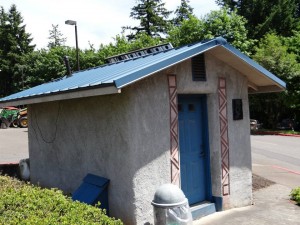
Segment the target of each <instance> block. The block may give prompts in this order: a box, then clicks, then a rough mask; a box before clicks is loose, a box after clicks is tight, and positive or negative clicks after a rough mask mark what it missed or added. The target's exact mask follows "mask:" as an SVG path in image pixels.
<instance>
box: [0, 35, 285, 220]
mask: <svg viewBox="0 0 300 225" xmlns="http://www.w3.org/2000/svg"><path fill="white" fill-rule="evenodd" d="M284 89H285V83H284V82H283V81H281V80H280V79H278V78H277V77H276V76H275V75H273V74H271V73H270V72H269V71H267V70H266V69H264V68H263V67H261V66H260V65H258V64H257V63H255V62H254V61H253V60H251V59H250V58H249V57H247V56H246V55H244V54H242V53H241V52H240V51H238V50H237V49H235V48H234V47H232V46H231V45H229V44H228V43H227V42H226V41H225V40H224V39H223V38H216V39H213V40H209V41H206V42H199V43H195V44H191V45H186V46H183V47H180V48H172V46H170V45H162V46H156V47H153V48H151V49H144V50H140V51H137V52H133V53H129V54H127V55H120V56H116V57H114V58H111V59H110V63H108V64H107V65H104V66H100V67H97V68H91V69H89V70H84V71H79V72H76V73H74V74H73V75H72V76H70V77H64V78H62V79H59V80H56V81H53V82H51V83H46V84H43V85H40V86H37V87H34V88H31V89H28V90H25V91H22V92H19V93H16V94H13V95H11V96H8V97H5V98H2V99H0V106H6V105H21V104H27V105H28V115H29V128H28V133H29V156H30V165H31V182H32V183H36V184H37V183H38V184H39V185H42V186H45V187H57V188H59V189H62V190H64V191H65V192H67V193H72V192H73V191H74V190H75V189H76V188H77V187H78V186H79V185H80V183H81V182H82V178H83V177H84V176H85V175H86V174H87V173H92V174H95V175H99V176H102V177H105V178H108V179H109V180H110V184H109V187H108V193H109V194H108V200H109V211H110V215H111V216H114V217H116V218H120V219H121V220H122V221H123V222H124V223H125V224H127V225H134V224H138V225H140V224H149V223H150V224H152V223H153V208H152V206H151V201H152V199H153V195H154V193H155V190H156V189H157V188H158V187H159V186H160V185H162V184H165V183H174V184H176V185H178V186H179V187H180V188H181V189H182V190H183V192H184V193H185V195H186V197H187V198H188V200H189V204H190V205H191V209H192V210H193V212H194V213H193V215H194V217H195V218H196V217H197V215H198V214H197V210H199V209H201V205H203V204H204V202H205V204H207V203H209V204H210V207H211V205H213V206H214V207H215V208H216V209H217V210H225V209H229V208H233V207H241V206H246V205H250V204H251V203H252V169H251V147H250V135H249V133H250V119H249V104H248V94H250V93H263V92H279V91H282V90H284ZM200 214H201V213H200ZM200 214H199V215H200Z"/></svg>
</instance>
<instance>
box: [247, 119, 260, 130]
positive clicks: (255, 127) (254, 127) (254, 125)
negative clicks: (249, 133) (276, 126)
mask: <svg viewBox="0 0 300 225" xmlns="http://www.w3.org/2000/svg"><path fill="white" fill-rule="evenodd" d="M261 127H262V124H261V123H259V122H258V120H254V119H250V130H258V129H260V128H261Z"/></svg>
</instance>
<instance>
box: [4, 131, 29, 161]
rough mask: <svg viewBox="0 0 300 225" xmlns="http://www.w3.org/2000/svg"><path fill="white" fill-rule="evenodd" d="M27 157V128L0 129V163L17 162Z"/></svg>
mask: <svg viewBox="0 0 300 225" xmlns="http://www.w3.org/2000/svg"><path fill="white" fill-rule="evenodd" d="M28 157H29V153H28V129H27V128H8V129H0V164H11V163H18V162H19V161H20V159H25V158H28Z"/></svg>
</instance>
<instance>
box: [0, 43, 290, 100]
mask: <svg viewBox="0 0 300 225" xmlns="http://www.w3.org/2000/svg"><path fill="white" fill-rule="evenodd" d="M217 46H222V47H224V48H226V49H228V50H230V51H232V52H233V53H234V54H236V55H237V57H239V58H241V59H242V60H244V61H245V62H247V63H248V64H249V65H251V66H253V67H255V68H256V69H257V70H259V71H260V72H262V73H263V74H265V75H266V76H267V77H269V78H270V79H271V80H274V81H275V82H276V83H278V84H279V85H281V86H282V87H285V83H284V82H283V81H281V80H280V79H278V78H277V77H276V76H274V75H273V74H271V73H270V72H269V71H267V70H265V69H264V68H263V67H261V66H259V65H258V64H257V63H255V62H254V61H253V60H251V59H250V58H248V57H247V56H245V55H244V54H242V53H241V52H240V51H238V50H236V49H235V48H233V47H232V46H230V45H229V44H227V42H226V41H225V39H223V38H215V39H213V40H210V41H207V42H199V43H195V44H191V45H186V46H183V47H180V48H174V49H170V50H166V51H163V52H160V53H154V54H150V55H147V56H143V57H140V58H135V59H131V60H128V61H122V62H118V63H115V64H107V65H104V66H99V67H95V68H91V69H87V70H84V71H79V72H76V73H73V75H72V76H71V77H64V78H61V79H58V80H56V81H53V82H50V83H45V84H42V85H39V86H36V87H33V88H30V89H28V90H24V91H21V92H19V93H16V94H13V95H10V96H7V97H4V98H2V99H0V102H5V101H10V100H18V99H24V98H29V97H33V96H35V97H39V96H43V95H49V94H52V93H60V92H61V93H64V92H66V91H76V90H81V89H84V88H89V87H90V88H93V87H94V86H97V87H99V85H115V86H116V87H117V88H122V87H124V86H126V85H128V84H130V83H132V82H135V81H137V80H139V79H142V78H144V77H146V76H149V75H151V74H153V73H155V72H158V71H161V70H163V69H165V68H167V67H170V66H172V65H174V64H176V63H179V62H181V61H183V60H186V59H188V58H191V57H193V56H195V55H198V54H200V53H202V52H204V51H207V50H209V49H211V48H214V47H217ZM257 65H258V66H257Z"/></svg>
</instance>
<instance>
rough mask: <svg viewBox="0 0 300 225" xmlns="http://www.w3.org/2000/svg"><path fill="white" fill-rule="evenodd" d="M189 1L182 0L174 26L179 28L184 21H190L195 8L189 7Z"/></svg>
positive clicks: (176, 11)
mask: <svg viewBox="0 0 300 225" xmlns="http://www.w3.org/2000/svg"><path fill="white" fill-rule="evenodd" d="M189 3H190V1H189V0H181V4H180V6H178V7H177V9H176V10H175V15H176V17H175V18H174V19H173V24H174V25H175V26H179V25H180V24H181V23H182V21H184V20H187V19H189V17H190V16H191V15H193V8H192V7H191V6H190V5H189Z"/></svg>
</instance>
